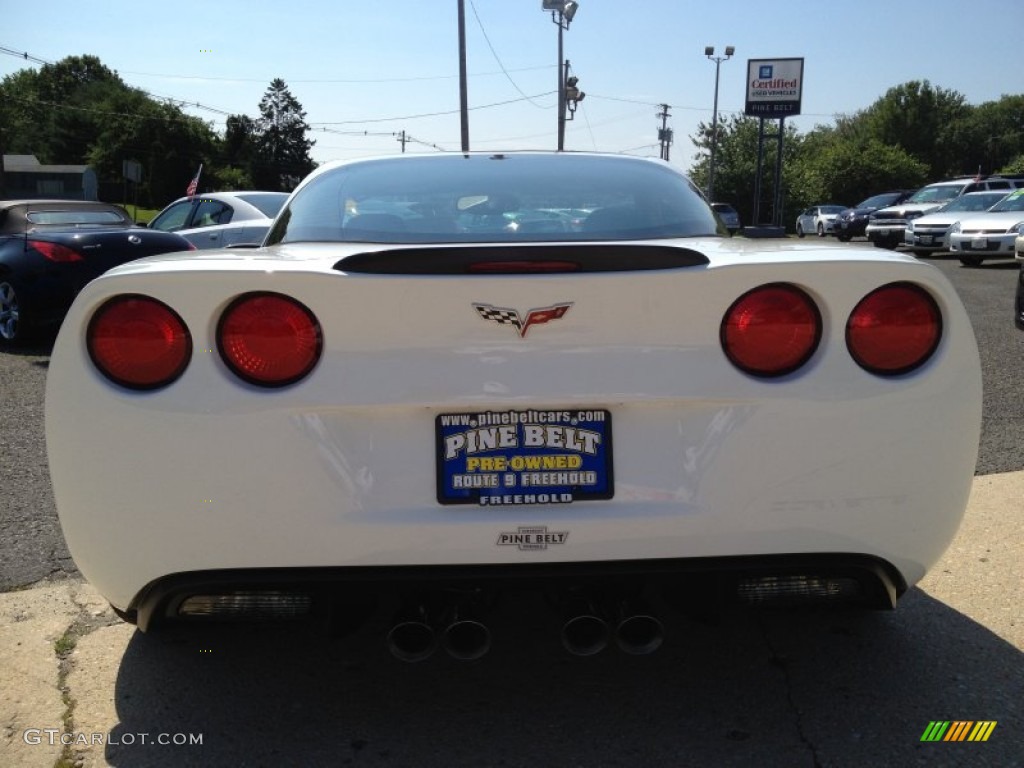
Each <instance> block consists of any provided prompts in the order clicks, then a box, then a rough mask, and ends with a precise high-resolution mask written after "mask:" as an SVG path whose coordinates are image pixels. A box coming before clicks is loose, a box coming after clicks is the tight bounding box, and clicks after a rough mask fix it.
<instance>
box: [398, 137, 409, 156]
mask: <svg viewBox="0 0 1024 768" xmlns="http://www.w3.org/2000/svg"><path fill="white" fill-rule="evenodd" d="M398 141H399V142H400V143H401V144H402V154H403V155H404V154H405V144H406V142H407V141H409V139H408V138H406V135H405V131H402V132H401V133H400V134H398Z"/></svg>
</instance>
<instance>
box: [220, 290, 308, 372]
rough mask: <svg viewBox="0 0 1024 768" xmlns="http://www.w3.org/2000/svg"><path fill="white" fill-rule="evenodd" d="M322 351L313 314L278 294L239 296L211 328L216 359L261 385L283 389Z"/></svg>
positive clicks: (301, 305) (305, 370)
mask: <svg viewBox="0 0 1024 768" xmlns="http://www.w3.org/2000/svg"><path fill="white" fill-rule="evenodd" d="M322 347H323V337H322V333H321V329H320V323H319V322H318V321H317V319H316V316H314V315H313V313H312V312H311V311H310V310H309V309H308V308H307V307H306V306H305V305H304V304H301V303H300V302H298V301H296V300H295V299H292V298H289V297H288V296H284V295H282V294H279V293H247V294H244V295H242V296H239V297H238V298H237V299H235V300H234V301H233V302H231V304H230V305H229V306H228V308H227V309H226V310H224V314H223V315H221V318H220V322H219V323H218V324H217V348H218V349H219V350H220V356H221V359H223V360H224V363H225V364H226V365H227V366H228V368H230V369H231V371H232V372H233V373H234V374H235V375H236V376H238V377H239V378H240V379H242V380H244V381H247V382H249V383H250V384H256V385H258V386H261V387H284V386H287V385H288V384H294V383H295V382H297V381H299V380H300V379H302V378H304V377H305V376H306V375H307V374H308V373H309V372H310V371H312V370H313V367H314V366H315V365H316V363H317V361H318V360H319V359H320V352H321V349H322Z"/></svg>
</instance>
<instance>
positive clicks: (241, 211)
mask: <svg viewBox="0 0 1024 768" xmlns="http://www.w3.org/2000/svg"><path fill="white" fill-rule="evenodd" d="M287 199H288V195H287V194H286V193H284V192H209V193H206V194H203V195H194V196H192V197H182V198H179V199H177V200H175V201H174V202H173V203H171V204H170V205H168V206H167V207H166V208H164V209H163V210H162V211H160V213H158V214H157V215H156V216H154V217H153V220H152V221H151V222H149V224H148V226H149V228H150V229H162V230H164V231H165V232H177V233H178V234H179V235H181V236H182V237H184V238H185V239H186V240H188V241H189V242H190V243H192V245H194V246H195V247H196V248H200V249H206V248H222V247H226V246H229V245H259V244H260V243H262V242H263V238H264V237H266V235H267V231H268V230H269V229H270V225H271V224H272V223H273V221H274V217H275V216H277V213H278V211H280V210H281V207H282V206H283V205H284V201H285V200H287Z"/></svg>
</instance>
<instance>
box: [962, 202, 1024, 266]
mask: <svg viewBox="0 0 1024 768" xmlns="http://www.w3.org/2000/svg"><path fill="white" fill-rule="evenodd" d="M1022 233H1024V189H1018V190H1014V191H1013V192H1011V193H1010V194H1009V195H1007V196H1006V197H1005V198H1003V200H1001V201H1000V202H999V203H997V204H996V205H994V206H992V207H991V208H989V209H988V211H986V212H985V213H979V214H976V215H970V216H964V217H962V218H961V219H960V220H959V221H957V222H956V223H954V224H953V226H952V227H950V230H949V250H950V251H951V252H952V253H955V254H956V255H957V256H959V257H960V263H961V264H963V265H964V266H970V267H976V266H978V265H979V264H981V263H982V262H983V261H984V260H985V259H992V258H1007V257H1012V256H1013V246H1014V240H1016V238H1017V235H1019V234H1022Z"/></svg>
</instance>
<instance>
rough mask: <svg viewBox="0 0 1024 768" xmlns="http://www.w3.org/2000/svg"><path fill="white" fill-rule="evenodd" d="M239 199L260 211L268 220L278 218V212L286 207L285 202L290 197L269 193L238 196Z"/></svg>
mask: <svg viewBox="0 0 1024 768" xmlns="http://www.w3.org/2000/svg"><path fill="white" fill-rule="evenodd" d="M237 197H238V199H239V200H241V201H243V202H246V203H248V204H249V205H251V206H252V207H253V208H256V209H258V210H259V212H260V213H262V214H263V215H264V216H266V217H267V218H268V219H272V218H274V217H275V216H277V214H278V212H279V211H280V210H281V208H282V207H283V206H284V201H285V200H287V199H288V195H286V194H284V193H283V192H282V193H280V194H278V193H273V192H268V193H266V194H263V195H238V196H237Z"/></svg>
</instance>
